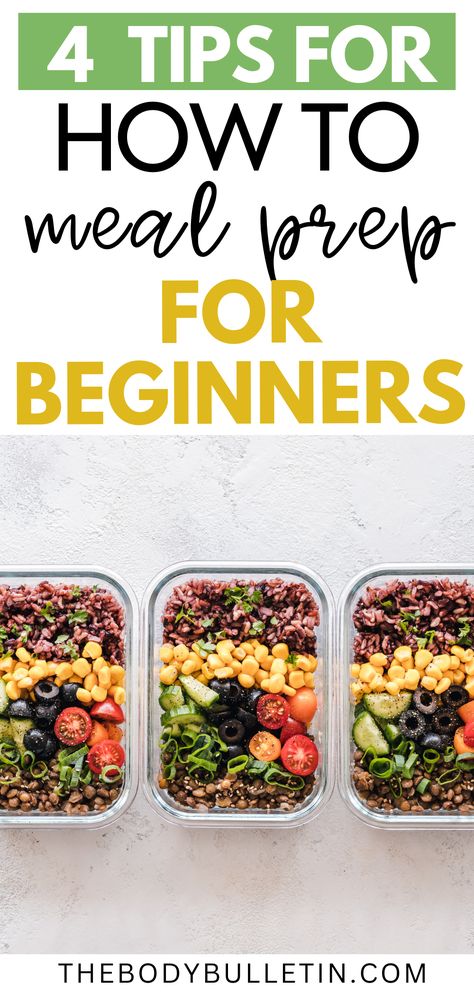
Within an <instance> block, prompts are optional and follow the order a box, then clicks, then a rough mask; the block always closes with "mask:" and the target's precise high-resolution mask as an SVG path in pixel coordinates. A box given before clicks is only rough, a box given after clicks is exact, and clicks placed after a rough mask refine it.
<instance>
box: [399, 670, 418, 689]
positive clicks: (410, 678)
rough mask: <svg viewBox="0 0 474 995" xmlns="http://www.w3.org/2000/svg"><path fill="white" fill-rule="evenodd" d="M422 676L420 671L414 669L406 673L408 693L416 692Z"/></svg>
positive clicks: (405, 683) (405, 686)
mask: <svg viewBox="0 0 474 995" xmlns="http://www.w3.org/2000/svg"><path fill="white" fill-rule="evenodd" d="M420 678H421V674H420V671H419V670H417V669H416V667H413V669H412V670H407V671H406V673H405V681H404V684H403V686H404V688H406V690H407V691H414V690H415V688H417V687H418V685H419V683H420Z"/></svg>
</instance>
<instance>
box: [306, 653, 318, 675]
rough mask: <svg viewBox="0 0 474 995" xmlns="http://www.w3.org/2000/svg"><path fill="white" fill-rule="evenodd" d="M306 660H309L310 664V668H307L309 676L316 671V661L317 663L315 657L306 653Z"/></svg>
mask: <svg viewBox="0 0 474 995" xmlns="http://www.w3.org/2000/svg"><path fill="white" fill-rule="evenodd" d="M308 660H309V664H310V666H309V668H308V669H309V671H310V673H311V674H314V671H315V670H317V669H318V661H317V659H316V657H315V656H311V654H310V653H308Z"/></svg>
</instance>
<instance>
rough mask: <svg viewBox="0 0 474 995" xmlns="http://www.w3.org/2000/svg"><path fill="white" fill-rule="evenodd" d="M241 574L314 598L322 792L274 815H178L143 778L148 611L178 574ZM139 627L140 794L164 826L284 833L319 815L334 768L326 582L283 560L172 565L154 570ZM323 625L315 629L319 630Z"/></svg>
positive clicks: (331, 618)
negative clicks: (289, 579) (295, 586)
mask: <svg viewBox="0 0 474 995" xmlns="http://www.w3.org/2000/svg"><path fill="white" fill-rule="evenodd" d="M239 571H242V572H243V573H245V574H250V573H252V572H253V571H259V572H260V573H270V574H278V573H286V574H293V575H294V576H298V577H300V578H301V580H302V581H303V582H304V583H306V584H307V585H308V586H309V587H310V588H312V589H313V590H314V591H315V593H316V594H317V596H318V598H319V600H320V607H321V621H322V622H323V621H324V623H325V662H324V671H323V686H324V721H323V742H324V764H325V781H324V785H323V786H322V789H321V790H320V791H319V792H318V794H317V795H316V797H315V798H314V799H313V801H312V803H310V804H308V805H307V807H306V808H303V809H302V810H300V811H299V812H293V813H287V812H279V813H278V812H275V813H265V814H263V813H259V814H258V815H248V814H245V813H242V814H237V813H234V812H233V813H232V814H231V815H230V817H229V816H227V817H226V816H223V815H218V814H217V813H216V814H214V813H212V814H210V813H204V812H203V813H200V812H192V811H191V812H185V811H183V812H181V811H178V810H176V809H173V807H172V806H171V805H168V804H167V803H166V802H165V801H164V800H163V798H162V796H161V795H159V794H158V793H156V792H155V791H154V790H153V788H152V786H151V785H150V780H149V777H148V755H149V746H150V742H149V741H150V728H149V722H150V718H151V715H150V708H149V683H150V682H149V669H150V663H152V661H151V656H150V654H151V649H152V647H153V645H154V632H153V630H152V625H153V608H154V604H155V601H156V598H157V596H158V594H159V592H160V591H161V590H162V588H163V587H164V586H165V584H168V583H170V582H172V581H173V580H175V579H176V578H177V577H179V576H181V575H182V574H192V573H206V574H212V573H221V574H224V573H225V574H228V573H238V572H239ZM141 608H142V624H141V651H140V657H141V659H142V660H143V667H142V668H141V675H142V681H143V684H142V688H141V693H140V704H141V723H140V724H141V728H142V731H143V734H142V744H141V746H142V748H141V751H140V783H141V786H142V789H143V793H144V795H145V797H146V799H147V801H148V803H149V804H150V805H151V807H152V808H153V810H154V811H155V812H157V813H158V814H159V815H160V817H161V818H163V819H164V820H165V821H166V822H168V823H172V824H173V825H175V826H184V827H186V828H188V829H189V828H199V829H222V828H225V829H226V830H227V829H242V827H244V826H245V827H248V828H253V829H260V828H265V827H267V828H269V827H274V826H279V827H282V828H285V829H289V828H296V827H298V826H302V825H305V823H307V822H309V821H310V819H313V818H314V817H315V816H317V815H320V813H321V812H322V810H323V808H324V807H325V806H326V805H327V803H328V801H329V799H330V797H331V795H332V793H333V790H334V784H335V765H334V763H333V762H332V761H331V758H332V757H334V748H333V731H334V719H333V716H334V684H333V681H332V678H331V663H332V661H333V640H334V623H335V602H334V597H333V594H332V591H331V589H330V587H329V586H328V584H327V583H326V581H325V580H324V579H323V578H322V577H321V576H320V575H319V574H318V573H316V572H315V571H313V570H311V569H310V568H308V567H303V566H301V565H300V564H297V563H294V562H292V561H286V560H278V561H275V560H266V561H263V560H183V561H179V562H177V563H173V564H171V565H170V566H168V567H165V568H164V569H163V570H160V571H159V572H158V573H157V574H155V576H154V577H153V578H152V579H151V581H150V583H149V584H148V585H147V587H146V589H145V592H144V594H143V598H142V605H141ZM322 628H323V625H320V626H319V629H320V630H321V629H322Z"/></svg>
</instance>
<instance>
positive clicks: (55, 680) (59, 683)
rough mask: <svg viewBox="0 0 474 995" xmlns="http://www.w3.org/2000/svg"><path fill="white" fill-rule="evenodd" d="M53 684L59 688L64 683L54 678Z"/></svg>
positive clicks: (58, 678)
mask: <svg viewBox="0 0 474 995" xmlns="http://www.w3.org/2000/svg"><path fill="white" fill-rule="evenodd" d="M54 683H55V684H56V687H58V688H61V687H62V686H63V684H64V681H62V680H61V678H60V677H55V678H54Z"/></svg>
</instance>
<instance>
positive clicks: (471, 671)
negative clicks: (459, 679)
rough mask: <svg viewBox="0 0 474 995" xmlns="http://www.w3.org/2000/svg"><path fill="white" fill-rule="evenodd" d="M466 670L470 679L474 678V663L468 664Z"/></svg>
mask: <svg viewBox="0 0 474 995" xmlns="http://www.w3.org/2000/svg"><path fill="white" fill-rule="evenodd" d="M464 670H465V672H466V674H468V676H469V677H472V676H473V674H474V661H473V662H472V663H466V665H465V667H464Z"/></svg>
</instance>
